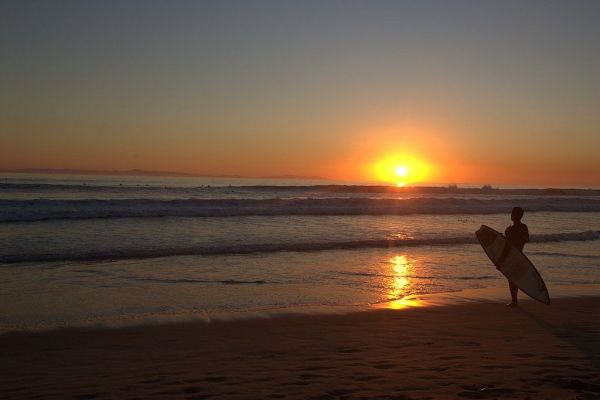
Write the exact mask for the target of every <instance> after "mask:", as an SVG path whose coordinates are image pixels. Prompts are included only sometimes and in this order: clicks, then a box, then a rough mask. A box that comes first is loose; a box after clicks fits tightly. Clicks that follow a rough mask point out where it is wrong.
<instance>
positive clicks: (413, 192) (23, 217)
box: [0, 174, 600, 332]
mask: <svg viewBox="0 0 600 400" xmlns="http://www.w3.org/2000/svg"><path fill="white" fill-rule="evenodd" d="M513 206H521V207H523V208H524V209H525V216H524V218H523V222H524V223H525V224H527V225H528V226H529V231H530V233H531V239H532V241H531V243H528V244H527V245H526V246H525V254H526V255H527V256H528V257H529V258H530V259H531V260H532V261H533V263H534V264H535V265H536V266H537V268H538V270H539V271H540V273H541V274H542V276H543V277H544V279H545V281H546V284H547V286H548V289H549V291H550V295H551V296H552V294H553V290H555V289H558V288H561V287H569V286H572V287H584V286H585V285H597V284H600V191H598V190H544V189H490V188H486V189H478V188H456V187H447V188H445V187H440V188H424V187H423V188H415V189H411V188H387V187H381V186H365V185H345V184H341V183H336V182H323V181H300V180H291V179H217V178H215V179H209V178H176V177H166V178H165V177H119V176H83V175H28V174H4V175H2V176H0V243H1V246H0V283H1V287H2V290H1V291H0V298H1V301H0V332H5V331H11V330H36V329H47V328H55V327H67V326H80V325H93V326H96V325H107V326H110V325H126V324H134V323H148V322H164V321H173V320H185V319H205V320H209V319H211V318H216V317H218V316H223V315H249V314H252V313H276V312H288V311H302V310H315V309H319V310H336V309H342V308H344V309H346V308H352V307H372V306H381V305H383V306H386V305H393V304H395V302H401V301H402V300H403V299H406V298H410V297H411V296H419V295H427V294H436V293H454V292H460V291H464V290H468V289H480V288H498V287H505V286H506V280H505V279H504V278H503V277H502V276H501V275H500V273H499V272H498V271H497V270H496V269H495V268H494V267H493V266H492V265H491V263H490V261H489V260H488V258H487V257H486V255H485V254H484V252H483V251H482V249H481V247H480V246H479V245H478V244H477V241H476V239H475V237H474V232H475V231H476V230H477V229H478V228H479V226H480V225H482V224H485V225H488V226H491V227H492V228H495V229H496V230H499V231H503V230H504V228H505V227H506V226H508V225H509V224H510V223H511V221H510V210H511V208H512V207H513ZM506 296H507V299H508V297H509V295H508V289H507V294H506ZM521 296H524V295H523V294H521Z"/></svg>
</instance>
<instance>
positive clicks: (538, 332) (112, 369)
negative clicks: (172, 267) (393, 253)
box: [0, 297, 600, 399]
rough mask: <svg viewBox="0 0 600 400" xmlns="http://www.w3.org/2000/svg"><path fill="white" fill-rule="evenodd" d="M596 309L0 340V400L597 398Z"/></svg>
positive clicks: (437, 312) (250, 323)
mask: <svg viewBox="0 0 600 400" xmlns="http://www.w3.org/2000/svg"><path fill="white" fill-rule="evenodd" d="M599 310H600V297H582V298H561V299H557V300H555V301H553V303H552V304H551V305H550V306H545V305H543V304H539V303H535V302H533V301H524V302H522V306H521V308H519V309H511V308H507V307H504V305H503V304H502V303H501V302H485V303H483V302H468V303H465V304H457V305H447V306H443V307H416V308H408V309H402V310H376V311H369V312H356V313H351V314H345V315H290V316H279V317H276V318H271V319H250V320H238V321H216V322H211V323H208V324H207V323H204V322H187V323H174V324H167V325H155V326H138V327H129V328H120V329H90V328H86V329H83V328H79V329H61V330H55V331H48V332H39V333H8V334H4V335H1V336H0V360H1V361H2V362H0V398H3V399H21V398H61V399H62V398H76V399H96V398H98V399H101V398H119V399H135V398H139V399H148V398H182V399H207V398H231V399H280V398H289V399H310V398H314V399H338V398H339V399H360V398H377V399H461V398H464V399H488V398H507V399H508V398H510V399H600V318H599V316H600V315H599V313H600V312H599Z"/></svg>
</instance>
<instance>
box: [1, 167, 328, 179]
mask: <svg viewBox="0 0 600 400" xmlns="http://www.w3.org/2000/svg"><path fill="white" fill-rule="evenodd" d="M0 172H4V173H15V174H48V175H108V176H167V177H169V176H170V177H182V178H185V177H189V178H231V179H305V180H327V179H328V178H325V177H322V176H302V175H272V176H243V175H214V174H193V173H189V172H177V171H153V170H143V169H128V170H89V169H71V168H18V169H8V168H0Z"/></svg>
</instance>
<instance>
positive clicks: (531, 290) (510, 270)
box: [475, 225, 550, 304]
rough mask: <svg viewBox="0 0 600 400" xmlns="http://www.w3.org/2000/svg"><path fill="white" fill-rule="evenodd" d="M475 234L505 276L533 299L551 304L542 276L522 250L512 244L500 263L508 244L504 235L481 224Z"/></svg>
mask: <svg viewBox="0 0 600 400" xmlns="http://www.w3.org/2000/svg"><path fill="white" fill-rule="evenodd" d="M475 236H476V237H477V240H478V241H479V244H481V247H483V250H484V251H485V254H487V256H488V257H489V258H490V260H491V261H492V262H493V263H494V265H495V266H496V267H498V269H499V270H500V272H502V274H503V275H504V276H506V277H507V278H508V279H509V280H510V281H511V282H513V283H514V284H515V285H517V286H518V287H519V289H520V290H522V291H523V292H524V293H525V294H527V295H528V296H529V297H531V298H532V299H535V300H537V301H540V302H542V303H545V304H550V295H549V294H548V289H547V288H546V284H545V283H544V280H543V279H542V276H541V275H540V273H539V272H538V270H537V269H536V268H535V266H534V265H533V263H532V262H531V261H530V260H529V259H528V258H527V256H525V254H523V252H522V251H520V250H519V249H517V248H516V247H515V246H513V245H512V244H511V245H510V249H509V251H508V254H507V255H506V258H505V259H504V260H503V261H502V264H498V259H499V258H500V255H501V254H502V251H503V250H504V246H505V245H506V238H505V237H504V235H502V234H501V233H500V232H498V231H496V230H494V229H492V228H490V227H489V226H486V225H481V228H479V229H478V230H477V232H475Z"/></svg>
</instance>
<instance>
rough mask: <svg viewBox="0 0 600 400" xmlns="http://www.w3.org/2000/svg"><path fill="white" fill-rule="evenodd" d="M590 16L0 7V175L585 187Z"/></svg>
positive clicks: (511, 5)
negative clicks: (406, 163) (412, 164)
mask: <svg viewBox="0 0 600 400" xmlns="http://www.w3.org/2000/svg"><path fill="white" fill-rule="evenodd" d="M598 21H600V1H572V0H569V1H504V0H503V1H495V2H494V1H476V0H473V1H293V2H292V1H281V0H276V1H247V0H244V1H215V2H210V1H96V2H91V1H24V0H15V1H1V2H0V88H1V90H0V168H31V167H33V168H78V169H103V170H105V169H108V170H117V169H132V168H139V169H148V170H168V171H181V172H192V173H200V174H209V175H223V174H234V175H248V176H264V175H283V174H294V175H319V176H324V177H329V178H334V179H348V180H361V179H373V170H372V168H371V167H372V165H373V164H374V163H376V162H378V161H380V160H382V159H384V158H385V157H389V156H390V155H393V154H405V155H409V156H411V157H415V158H417V159H419V160H421V161H422V162H424V163H426V164H427V165H428V166H429V167H430V168H429V172H428V175H427V177H426V180H427V181H430V182H440V183H449V182H457V183H467V182H470V183H490V184H514V185H559V186H560V185H562V186H600V157H599V151H600V23H598Z"/></svg>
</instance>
